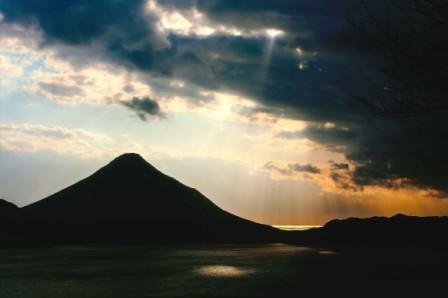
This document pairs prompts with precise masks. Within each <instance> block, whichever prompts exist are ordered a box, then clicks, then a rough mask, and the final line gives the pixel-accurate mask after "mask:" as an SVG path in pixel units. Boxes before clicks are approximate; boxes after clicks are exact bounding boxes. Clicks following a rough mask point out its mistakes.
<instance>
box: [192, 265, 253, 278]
mask: <svg viewBox="0 0 448 298" xmlns="http://www.w3.org/2000/svg"><path fill="white" fill-rule="evenodd" d="M195 272H196V273H197V274H199V275H202V276H206V277H242V276H245V275H249V274H252V273H254V272H255V270H252V269H243V268H238V267H235V266H227V265H210V266H202V267H199V268H197V269H196V270H195Z"/></svg>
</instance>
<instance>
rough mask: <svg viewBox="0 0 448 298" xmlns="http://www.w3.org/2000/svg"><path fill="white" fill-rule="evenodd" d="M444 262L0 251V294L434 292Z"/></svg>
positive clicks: (315, 253) (191, 250) (359, 256)
mask: <svg viewBox="0 0 448 298" xmlns="http://www.w3.org/2000/svg"><path fill="white" fill-rule="evenodd" d="M426 257H428V259H426ZM447 266H448V261H447V258H446V253H442V254H441V255H437V254H435V253H434V252H431V253H422V252H411V251H407V252H403V251H396V252H393V251H392V252H391V250H385V251H383V252H381V251H379V250H377V249H374V250H368V251H364V250H359V249H356V250H351V251H348V252H347V251H343V252H340V251H334V250H329V249H316V248H307V247H300V246H294V245H284V244H271V245H212V246H210V245H208V246H181V247H179V246H178V247H172V246H171V247H163V246H157V247H155V246H151V247H57V248H46V249H33V250H30V249H28V250H3V251H2V250H0V297H1V298H15V297H20V298H23V297H25V298H26V297H42V298H46V297H64V298H71V297H83V298H89V297H92V298H93V297H94V298H101V297H194V298H196V297H301V296H302V295H303V294H304V293H307V292H310V291H311V292H312V293H314V294H317V293H320V292H322V291H331V292H333V293H336V292H337V291H338V289H339V290H341V291H342V292H343V293H346V292H347V291H349V290H353V291H354V289H355V288H356V287H357V286H359V287H362V288H372V289H373V290H375V289H378V290H379V289H382V286H383V285H384V288H387V289H390V287H391V286H395V287H400V290H402V288H401V287H402V286H403V287H405V289H407V290H410V289H412V286H416V285H422V286H424V287H425V288H427V289H436V288H437V286H439V285H440V286H443V287H444V286H445V284H446V282H447V281H448V275H447V274H446V268H447ZM348 285H350V286H348ZM342 286H343V287H342ZM298 293H300V294H301V295H298Z"/></svg>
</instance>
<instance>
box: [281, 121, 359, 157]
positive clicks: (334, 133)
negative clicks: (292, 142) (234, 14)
mask: <svg viewBox="0 0 448 298" xmlns="http://www.w3.org/2000/svg"><path fill="white" fill-rule="evenodd" d="M358 129H359V128H357V127H352V128H348V127H346V126H337V125H335V124H329V123H313V124H309V125H308V126H307V127H306V128H305V129H303V130H300V131H282V132H279V133H278V134H277V137H279V138H283V139H298V138H307V139H309V140H311V141H313V142H316V143H319V144H322V145H324V146H325V147H326V148H327V149H328V150H330V151H344V152H345V151H346V150H347V148H348V147H354V146H356V143H357V141H358V139H359V134H358Z"/></svg>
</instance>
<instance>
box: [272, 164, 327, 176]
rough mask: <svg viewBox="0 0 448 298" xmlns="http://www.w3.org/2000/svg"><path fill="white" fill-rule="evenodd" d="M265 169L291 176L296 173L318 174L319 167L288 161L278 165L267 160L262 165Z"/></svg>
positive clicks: (319, 171)
mask: <svg viewBox="0 0 448 298" xmlns="http://www.w3.org/2000/svg"><path fill="white" fill-rule="evenodd" d="M263 168H264V169H265V170H270V171H276V172H278V173H280V174H282V175H284V176H293V175H295V174H297V173H307V174H312V175H314V174H320V173H321V169H320V168H319V167H317V166H314V165H311V164H300V163H290V164H287V165H280V164H277V163H275V162H272V161H270V162H268V163H266V164H265V165H264V167H263Z"/></svg>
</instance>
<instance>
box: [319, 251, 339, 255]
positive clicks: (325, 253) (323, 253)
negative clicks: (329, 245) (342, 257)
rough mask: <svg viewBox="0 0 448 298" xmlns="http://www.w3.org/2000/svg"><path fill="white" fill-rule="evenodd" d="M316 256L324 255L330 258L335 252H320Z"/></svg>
mask: <svg viewBox="0 0 448 298" xmlns="http://www.w3.org/2000/svg"><path fill="white" fill-rule="evenodd" d="M318 254H320V255H324V256H332V255H335V254H336V252H335V251H331V250H321V251H319V252H318Z"/></svg>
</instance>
